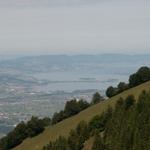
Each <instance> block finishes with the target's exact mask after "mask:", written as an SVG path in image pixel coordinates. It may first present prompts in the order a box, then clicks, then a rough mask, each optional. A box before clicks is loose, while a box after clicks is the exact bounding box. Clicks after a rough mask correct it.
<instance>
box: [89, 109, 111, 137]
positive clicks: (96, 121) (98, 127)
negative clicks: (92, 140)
mask: <svg viewBox="0 0 150 150" xmlns="http://www.w3.org/2000/svg"><path fill="white" fill-rule="evenodd" d="M112 111H113V110H112V108H111V107H109V108H108V109H107V111H106V112H104V113H103V114H102V115H97V116H95V117H94V118H93V119H92V120H91V121H90V122H89V129H90V132H91V134H94V133H97V132H98V133H99V132H102V131H104V130H105V127H106V123H107V122H108V120H109V119H110V118H111V116H112Z"/></svg>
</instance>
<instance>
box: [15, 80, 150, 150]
mask: <svg viewBox="0 0 150 150" xmlns="http://www.w3.org/2000/svg"><path fill="white" fill-rule="evenodd" d="M143 90H146V91H149V90H150V82H146V83H144V84H141V85H140V86H137V87H135V88H132V89H129V90H127V91H125V92H123V93H121V94H119V95H117V96H114V97H113V98H111V99H108V100H106V101H104V102H101V103H99V104H97V105H94V106H91V107H89V108H88V109H86V110H84V111H82V112H80V113H79V114H78V115H76V116H73V117H71V118H68V119H66V120H64V121H62V122H60V123H58V124H56V125H54V126H51V127H48V128H46V130H45V131H44V132H43V133H42V134H40V135H38V136H36V137H34V138H32V139H26V140H25V141H24V142H23V143H22V144H20V145H19V146H18V147H16V148H14V150H41V149H42V147H43V146H44V145H46V144H48V143H49V141H50V140H55V139H56V138H58V137H59V136H60V135H62V136H67V135H68V134H69V132H70V130H71V129H73V128H75V127H76V125H77V124H78V123H79V122H80V121H82V120H85V121H89V120H90V119H91V118H92V117H94V116H95V115H98V114H101V113H102V112H103V111H104V110H106V109H107V108H108V106H112V107H113V106H114V105H115V103H116V101H117V100H118V99H119V98H120V97H123V98H125V97H127V96H128V95H130V94H133V95H134V96H135V98H137V97H138V96H139V94H140V93H141V92H142V91H143Z"/></svg>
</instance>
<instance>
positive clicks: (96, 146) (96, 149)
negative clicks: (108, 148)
mask: <svg viewBox="0 0 150 150" xmlns="http://www.w3.org/2000/svg"><path fill="white" fill-rule="evenodd" d="M92 150H105V145H104V141H103V138H102V137H101V135H100V134H96V135H95V137H94V143H93V147H92Z"/></svg>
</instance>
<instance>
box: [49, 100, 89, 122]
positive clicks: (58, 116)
mask: <svg viewBox="0 0 150 150" xmlns="http://www.w3.org/2000/svg"><path fill="white" fill-rule="evenodd" d="M89 106H90V104H89V103H88V102H86V101H85V100H83V99H81V100H79V101H77V100H76V99H73V100H71V101H68V102H66V105H65V108H64V110H62V111H60V112H59V113H55V114H54V115H53V118H52V124H56V123H58V122H60V121H62V120H64V119H66V118H68V117H71V116H73V115H76V114H78V113H79V112H80V111H82V110H84V109H86V108H87V107H89Z"/></svg>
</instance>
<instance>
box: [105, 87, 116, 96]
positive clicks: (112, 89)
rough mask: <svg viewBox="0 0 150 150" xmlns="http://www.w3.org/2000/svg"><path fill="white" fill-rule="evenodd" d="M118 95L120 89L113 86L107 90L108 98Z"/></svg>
mask: <svg viewBox="0 0 150 150" xmlns="http://www.w3.org/2000/svg"><path fill="white" fill-rule="evenodd" d="M117 93H118V89H117V88H114V87H112V86H110V87H108V89H107V90H106V96H107V97H109V98H110V97H113V96H115V95H116V94H117Z"/></svg>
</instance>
